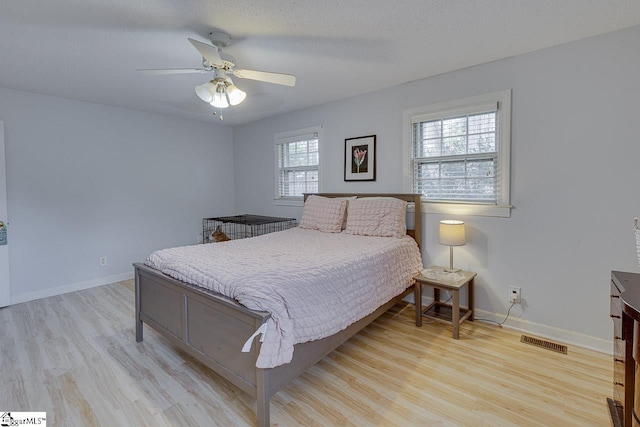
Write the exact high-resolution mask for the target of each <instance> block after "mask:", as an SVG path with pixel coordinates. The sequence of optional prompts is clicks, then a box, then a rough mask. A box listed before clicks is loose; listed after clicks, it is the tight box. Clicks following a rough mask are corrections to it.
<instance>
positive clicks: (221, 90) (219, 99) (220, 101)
mask: <svg viewBox="0 0 640 427" xmlns="http://www.w3.org/2000/svg"><path fill="white" fill-rule="evenodd" d="M211 105H213V106H214V107H216V108H227V107H228V106H229V101H227V94H226V93H225V86H224V84H219V85H218V87H217V88H216V92H215V93H214V94H213V100H212V101H211Z"/></svg>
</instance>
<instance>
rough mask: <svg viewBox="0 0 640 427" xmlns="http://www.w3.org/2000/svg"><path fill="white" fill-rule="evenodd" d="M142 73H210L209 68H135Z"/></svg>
mask: <svg viewBox="0 0 640 427" xmlns="http://www.w3.org/2000/svg"><path fill="white" fill-rule="evenodd" d="M136 71H138V72H140V73H144V74H153V75H164V74H202V73H210V72H211V71H210V70H205V69H204V68H166V69H156V70H154V69H142V70H136Z"/></svg>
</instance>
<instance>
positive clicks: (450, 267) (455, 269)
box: [444, 246, 462, 273]
mask: <svg viewBox="0 0 640 427" xmlns="http://www.w3.org/2000/svg"><path fill="white" fill-rule="evenodd" d="M459 271H462V270H461V269H459V268H453V246H449V268H446V267H445V268H444V272H445V273H457V272H459Z"/></svg>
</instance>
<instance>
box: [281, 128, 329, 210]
mask: <svg viewBox="0 0 640 427" xmlns="http://www.w3.org/2000/svg"><path fill="white" fill-rule="evenodd" d="M318 142H319V140H318V133H317V132H313V133H308V134H301V135H295V136H289V137H286V138H277V139H276V147H277V152H276V158H277V169H278V170H277V187H278V188H277V192H278V197H280V198H286V197H300V196H302V195H303V194H304V193H317V192H318V167H319V160H320V159H319V151H318Z"/></svg>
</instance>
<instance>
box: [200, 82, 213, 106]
mask: <svg viewBox="0 0 640 427" xmlns="http://www.w3.org/2000/svg"><path fill="white" fill-rule="evenodd" d="M215 92H216V85H215V82H214V81H213V80H211V81H210V82H206V83H203V84H201V85H199V86H196V95H198V98H200V99H202V100H203V101H204V102H206V103H211V102H213V94H214V93H215Z"/></svg>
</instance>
